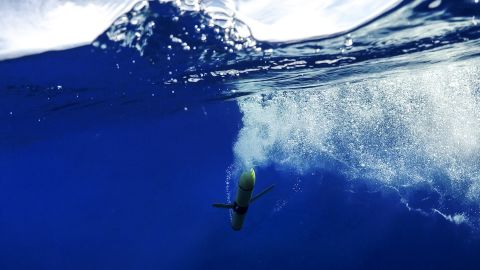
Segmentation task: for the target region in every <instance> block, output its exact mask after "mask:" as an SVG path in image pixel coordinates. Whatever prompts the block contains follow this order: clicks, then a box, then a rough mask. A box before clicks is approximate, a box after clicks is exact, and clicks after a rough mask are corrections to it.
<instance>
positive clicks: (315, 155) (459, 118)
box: [234, 62, 480, 199]
mask: <svg viewBox="0 0 480 270" xmlns="http://www.w3.org/2000/svg"><path fill="white" fill-rule="evenodd" d="M479 71H480V70H479V68H478V63H476V62H475V63H471V62H470V63H463V64H462V65H460V64H458V63H457V64H455V65H454V64H450V65H448V64H447V65H444V64H443V65H436V66H433V67H430V68H428V69H425V67H423V68H422V69H420V68H418V69H411V70H409V71H404V72H398V73H395V74H390V75H387V74H384V75H383V76H377V77H376V78H374V79H368V80H361V81H356V82H350V83H341V84H336V85H330V86H328V87H317V88H312V89H310V90H306V91H305V90H302V91H298V90H297V91H278V90H277V91H271V92H269V94H257V95H252V96H248V97H245V98H242V99H240V100H238V104H239V107H240V110H241V112H242V113H243V127H242V129H241V130H240V132H239V136H238V140H237V142H236V143H235V146H234V151H235V154H236V158H237V160H238V162H239V163H241V164H243V165H244V166H247V167H250V166H264V165H272V164H273V165H280V166H285V167H289V168H293V169H295V170H297V171H299V172H300V173H302V172H308V171H310V170H317V169H322V168H328V167H329V166H332V165H331V164H332V162H335V163H337V164H338V162H340V163H341V164H343V166H340V167H342V171H343V172H344V173H345V174H346V175H347V176H349V177H353V178H356V177H361V178H369V179H374V180H376V181H381V182H386V183H388V184H392V185H400V184H412V183H418V182H429V183H432V184H433V185H438V184H440V183H441V184H442V186H446V187H447V188H448V189H451V190H452V191H454V192H456V193H458V194H459V195H462V196H463V195H465V196H468V197H469V198H472V199H479V198H480V184H479V182H480V179H479V173H480V163H479V161H480V100H479V96H480V93H479V87H478V85H480V84H479V83H480V79H479V78H478V76H477V75H478V74H479ZM329 164H330V165H329ZM335 168H338V166H336V167H335Z"/></svg>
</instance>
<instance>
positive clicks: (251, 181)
mask: <svg viewBox="0 0 480 270" xmlns="http://www.w3.org/2000/svg"><path fill="white" fill-rule="evenodd" d="M239 185H240V187H242V188H243V189H244V190H252V189H253V186H255V171H254V170H253V168H252V169H251V170H250V171H249V172H245V173H243V174H242V176H240V183H239Z"/></svg>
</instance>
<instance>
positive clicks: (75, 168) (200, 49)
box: [0, 0, 480, 270]
mask: <svg viewBox="0 0 480 270" xmlns="http://www.w3.org/2000/svg"><path fill="white" fill-rule="evenodd" d="M432 2H437V3H435V4H434V5H432V4H431V3H432ZM479 13H480V12H479V6H478V4H477V3H475V1H445V0H444V1H440V3H438V1H405V2H403V3H402V4H400V6H398V7H397V8H395V9H394V10H391V11H390V12H388V13H387V14H385V15H383V16H382V17H381V18H379V19H377V20H375V21H374V22H372V23H369V24H367V25H363V26H361V27H359V28H358V29H355V30H354V31H352V32H350V33H349V35H347V34H341V35H338V36H334V37H331V38H328V39H315V40H305V41H299V42H295V43H288V44H286V43H268V42H257V43H256V44H255V45H254V46H253V47H249V48H247V49H245V48H242V49H240V50H237V49H235V46H234V45H233V46H232V44H231V43H228V42H227V41H228V38H226V37H227V36H228V35H226V34H225V31H226V30H225V29H219V30H215V29H216V28H215V27H206V28H205V29H204V30H201V31H200V30H199V31H198V33H197V32H196V30H195V29H196V28H198V25H200V24H201V23H202V22H204V21H205V20H206V18H205V15H202V14H199V13H195V12H188V11H183V12H182V11H180V10H179V9H178V8H177V7H175V6H173V5H171V4H159V3H156V2H155V3H150V6H149V8H148V9H147V10H144V11H142V12H141V13H140V15H139V14H132V13H129V14H127V15H128V16H129V18H132V17H135V16H141V18H142V19H144V20H145V21H144V22H143V23H142V24H141V25H140V26H138V25H129V26H128V28H127V29H123V30H121V31H124V32H122V33H126V34H127V36H129V35H134V33H135V32H137V31H140V32H141V34H140V35H139V38H137V39H135V38H133V39H131V40H121V41H118V42H116V41H114V38H112V35H113V34H112V33H116V35H118V33H119V32H118V31H119V30H118V29H117V28H118V27H116V26H115V25H113V26H112V28H111V29H109V30H107V31H106V33H104V34H102V35H101V36H100V37H99V38H98V39H97V40H96V42H94V43H93V44H92V45H86V46H81V47H77V48H73V49H68V50H62V51H51V52H46V53H42V54H37V55H30V56H25V57H22V58H16V59H9V60H4V61H1V62H0V123H1V124H2V125H1V126H2V128H1V129H0V269H2V270H3V269H49V270H51V269H478V268H479V267H480V257H479V254H480V235H479V225H480V223H479V221H480V178H479V175H480V164H479V162H480V88H479V82H480V79H479V77H478V75H479V74H480V73H479V72H480V68H479V67H480V66H479V64H480V58H479V57H478V52H479V50H478V46H479V42H480V28H479V25H478V23H477V20H478V16H479V15H480V14H479ZM172 18H175V19H172ZM151 21H153V22H155V25H156V27H154V28H152V29H151V30H148V31H147V30H145V27H144V26H145V25H148V23H149V22H151ZM187 32H188V33H189V34H186V33H187ZM217 32H218V33H217ZM108 33H110V34H108ZM192 33H196V34H192ZM202 34H205V35H207V36H209V37H214V36H215V35H217V34H219V35H221V36H220V37H219V38H211V39H210V38H209V39H208V40H207V41H202V40H201V35H202ZM171 35H174V36H175V37H178V38H181V39H182V40H183V42H185V43H187V44H188V46H189V47H190V49H189V50H186V49H185V48H184V47H185V46H186V45H181V44H179V43H178V42H175V41H172V38H171ZM222 37H223V39H222ZM226 39H227V40H226ZM350 40H351V41H352V44H350ZM235 42H236V43H237V44H239V43H241V44H246V43H245V42H247V41H245V40H238V41H235ZM242 42H243V43H242ZM248 42H251V41H248ZM249 44H250V43H249ZM194 47H195V49H193V48H194ZM250 167H255V170H256V174H257V186H256V190H257V191H259V190H262V189H263V188H264V187H267V186H268V185H270V184H272V183H275V184H276V187H275V189H274V190H273V191H272V192H270V193H269V194H267V195H265V196H264V197H262V198H261V199H259V200H258V201H256V202H255V203H254V204H253V205H252V206H251V207H250V209H249V212H248V215H247V219H246V222H245V226H244V228H243V229H242V230H241V231H239V232H235V231H233V230H232V229H231V227H230V224H229V214H228V210H222V209H215V208H213V207H212V206H211V204H212V203H220V202H226V201H227V200H228V199H229V198H233V196H234V192H235V187H236V180H237V178H238V176H239V174H240V173H241V172H242V171H243V170H247V169H249V168H250Z"/></svg>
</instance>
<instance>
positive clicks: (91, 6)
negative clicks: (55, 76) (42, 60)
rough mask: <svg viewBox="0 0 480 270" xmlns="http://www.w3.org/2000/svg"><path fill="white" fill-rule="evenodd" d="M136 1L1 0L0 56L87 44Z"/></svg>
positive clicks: (2, 57)
mask: <svg viewBox="0 0 480 270" xmlns="http://www.w3.org/2000/svg"><path fill="white" fill-rule="evenodd" d="M136 2H138V1H115V0H92V1H79V0H69V1H62V0H28V1H17V0H2V1H0V10H1V11H2V16H0V60H1V59H7V58H14V57H19V56H23V55H29V54H34V53H40V52H44V51H49V50H58V49H67V48H72V47H76V46H81V45H85V44H88V43H90V42H92V41H93V40H94V39H95V38H97V37H98V36H99V35H100V34H101V33H102V32H103V31H105V30H106V29H108V27H109V26H110V25H111V23H112V22H113V21H114V20H115V19H116V18H117V17H118V16H120V15H121V14H123V13H125V12H127V11H128V10H129V9H131V8H132V7H133V5H134V4H135V3H136Z"/></svg>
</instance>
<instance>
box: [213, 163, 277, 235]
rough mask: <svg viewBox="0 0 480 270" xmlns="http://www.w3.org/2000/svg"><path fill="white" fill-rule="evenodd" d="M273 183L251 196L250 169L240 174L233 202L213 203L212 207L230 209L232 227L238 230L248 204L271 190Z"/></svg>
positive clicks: (252, 183) (252, 171) (253, 178)
mask: <svg viewBox="0 0 480 270" xmlns="http://www.w3.org/2000/svg"><path fill="white" fill-rule="evenodd" d="M274 186H275V185H270V186H269V187H267V188H266V189H264V190H263V191H262V192H260V193H258V194H257V195H255V196H253V197H252V193H253V188H254V187H255V171H254V170H253V169H251V170H250V171H249V172H245V173H243V174H242V175H241V176H240V180H239V181H238V189H237V197H236V199H235V201H234V202H233V204H224V203H214V204H213V207H218V208H226V209H232V210H233V211H232V229H233V230H235V231H239V230H240V229H241V228H242V226H243V221H244V220H245V215H246V214H247V210H248V206H249V205H250V203H252V202H254V201H255V200H257V199H258V198H260V197H261V196H263V195H265V194H266V193H267V192H269V191H270V190H272V188H273V187H274Z"/></svg>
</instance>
